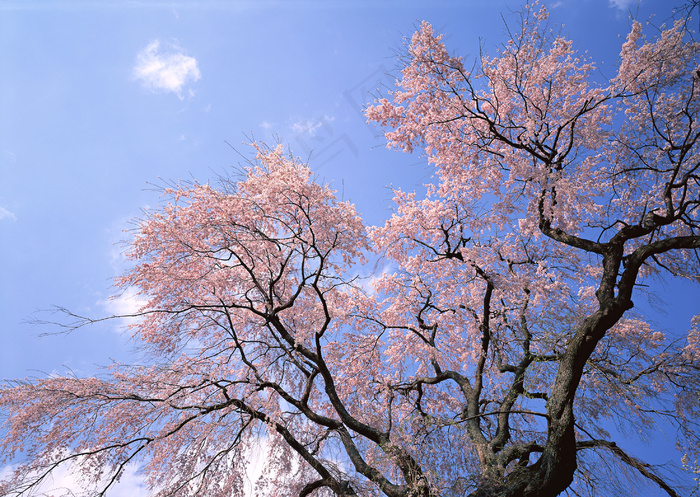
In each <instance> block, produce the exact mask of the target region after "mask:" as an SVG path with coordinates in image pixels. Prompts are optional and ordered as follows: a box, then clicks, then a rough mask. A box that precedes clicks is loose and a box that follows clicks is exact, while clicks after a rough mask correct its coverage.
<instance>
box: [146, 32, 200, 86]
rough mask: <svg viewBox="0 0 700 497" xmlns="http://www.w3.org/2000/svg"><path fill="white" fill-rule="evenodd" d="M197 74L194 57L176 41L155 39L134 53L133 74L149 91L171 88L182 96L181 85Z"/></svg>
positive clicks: (198, 76)
mask: <svg viewBox="0 0 700 497" xmlns="http://www.w3.org/2000/svg"><path fill="white" fill-rule="evenodd" d="M201 77H202V73H201V72H200V71H199V67H198V66H197V60H196V59H195V58H194V57H190V56H189V55H185V53H184V50H183V49H182V48H180V47H179V46H178V45H176V44H171V43H163V42H161V41H160V40H155V41H152V42H151V43H149V44H148V45H147V46H146V47H145V48H144V49H143V50H141V51H140V52H139V53H138V55H137V56H136V64H135V65H134V78H135V79H137V80H139V81H141V84H142V85H143V86H144V87H145V88H147V89H149V90H151V91H166V92H172V93H175V94H176V95H177V96H178V98H180V99H182V98H183V96H182V90H183V88H184V87H185V85H187V84H188V83H189V82H195V81H197V80H199V79H200V78H201ZM190 93H191V92H190Z"/></svg>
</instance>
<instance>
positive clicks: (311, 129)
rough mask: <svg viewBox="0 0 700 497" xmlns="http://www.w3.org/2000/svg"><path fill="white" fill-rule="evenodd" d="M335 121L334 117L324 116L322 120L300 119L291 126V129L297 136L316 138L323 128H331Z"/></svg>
mask: <svg viewBox="0 0 700 497" xmlns="http://www.w3.org/2000/svg"><path fill="white" fill-rule="evenodd" d="M334 120H335V118H334V117H333V116H323V117H322V118H320V119H299V120H298V121H296V122H294V123H292V124H291V126H290V128H291V129H292V131H294V132H295V133H296V134H297V135H309V136H312V137H313V136H316V132H317V131H318V130H319V128H321V126H329V125H330V123H332V122H333V121H334Z"/></svg>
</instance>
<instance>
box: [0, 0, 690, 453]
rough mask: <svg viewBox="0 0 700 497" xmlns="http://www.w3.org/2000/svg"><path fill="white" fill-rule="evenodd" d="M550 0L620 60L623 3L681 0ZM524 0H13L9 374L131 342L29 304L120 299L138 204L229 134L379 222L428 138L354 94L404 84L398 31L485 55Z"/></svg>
mask: <svg viewBox="0 0 700 497" xmlns="http://www.w3.org/2000/svg"><path fill="white" fill-rule="evenodd" d="M544 3H545V4H546V5H548V6H549V7H550V9H551V18H550V19H551V21H552V23H553V24H563V25H564V27H563V31H562V32H563V33H564V34H566V35H567V36H569V37H570V38H572V39H573V40H575V42H576V44H577V47H578V48H579V49H581V50H588V53H589V56H591V57H592V58H593V59H595V60H597V61H599V62H600V63H599V67H600V68H601V71H602V72H603V74H612V67H613V65H614V63H615V60H616V56H617V53H619V47H620V44H621V43H622V41H623V39H624V35H625V34H626V32H627V28H628V26H629V18H628V13H629V12H630V11H631V12H633V13H634V15H635V16H637V17H638V18H640V19H646V18H648V17H649V16H650V15H655V18H654V22H655V23H658V24H660V23H661V22H662V21H663V20H665V19H667V18H668V17H669V16H670V15H671V6H672V5H673V4H674V2H673V1H672V0H656V1H654V0H642V2H641V3H637V2H630V1H623V0H615V1H609V0H561V1H557V2H544ZM678 3H680V0H679V2H678ZM519 6H520V3H519V2H517V1H508V2H503V1H496V0H494V1H490V2H485V1H483V0H464V1H457V0H454V1H445V0H442V1H440V0H437V1H428V0H425V1H411V0H408V1H396V2H389V1H377V0H374V1H364V0H360V1H355V2H349V1H347V2H336V1H331V0H327V1H297V0H288V1H264V0H263V1H256V2H254V1H231V2H225V1H206V0H202V1H197V2H179V1H136V0H134V1H109V0H95V1H91V2H82V1H61V0H56V1H48V0H45V1H43V0H42V1H39V0H9V1H8V0H0V74H2V75H1V76H0V333H2V348H0V378H17V377H25V376H32V375H39V374H40V373H37V371H42V372H45V373H51V372H56V371H58V372H61V371H64V370H65V368H66V367H69V368H71V369H73V370H74V371H76V372H78V373H87V372H89V371H93V370H94V369H95V365H96V364H105V363H107V362H108V360H109V358H112V357H113V358H119V359H125V360H128V357H129V356H128V343H127V340H126V338H125V337H124V336H123V335H121V334H120V333H119V332H118V331H117V330H116V327H115V326H114V325H112V324H106V325H104V326H96V327H94V328H92V329H90V330H88V331H84V332H79V333H74V334H71V335H68V336H60V337H48V338H43V339H40V338H39V337H38V335H39V334H40V333H43V332H46V331H51V329H47V328H45V327H36V326H30V325H28V324H27V323H26V322H27V320H31V318H32V317H37V318H39V319H51V316H47V315H46V314H36V311H37V310H41V309H47V308H50V307H51V306H52V305H59V306H64V307H66V308H69V309H71V310H73V311H75V312H76V313H86V314H90V315H93V316H95V315H104V314H107V313H109V312H112V311H114V310H119V309H116V308H115V304H114V303H109V301H108V300H107V299H108V297H109V296H110V295H111V294H112V293H113V289H112V288H111V287H110V285H111V279H112V278H113V277H115V276H116V275H118V274H119V273H120V272H121V270H122V269H123V267H124V261H123V260H122V258H121V256H120V252H119V246H118V242H119V240H121V239H123V238H124V237H125V234H124V233H123V230H124V229H126V228H128V227H129V224H128V222H129V220H130V219H133V218H134V217H136V216H138V215H139V213H140V209H141V208H143V207H148V206H156V205H157V204H158V202H159V198H158V193H157V192H156V191H154V190H153V188H152V187H151V186H149V185H151V184H156V185H162V184H163V183H164V182H165V181H168V180H178V179H188V178H194V179H196V180H198V181H207V180H215V179H216V177H217V175H219V174H225V173H227V171H230V168H231V167H232V166H236V165H237V164H239V163H240V162H241V158H240V156H239V155H238V154H237V153H236V151H234V150H233V149H232V148H231V147H230V146H229V144H231V145H232V146H233V147H235V148H236V149H238V150H239V151H241V152H242V153H244V154H246V153H247V152H248V151H247V149H246V148H245V146H244V145H242V143H243V142H246V141H248V138H247V137H250V136H254V137H255V138H256V139H260V140H267V141H273V140H274V139H275V138H276V137H277V138H279V139H280V140H281V141H282V142H283V143H286V144H288V145H289V146H290V147H291V148H292V150H293V151H294V153H295V154H298V155H301V156H304V157H307V156H308V157H310V164H311V165H312V167H313V168H314V169H315V170H316V171H317V172H318V174H319V175H320V176H321V177H323V178H326V179H328V180H331V181H333V183H334V185H335V186H336V188H337V189H338V190H340V191H342V192H343V195H344V197H345V198H349V199H351V200H353V201H354V202H355V203H356V205H357V207H358V210H359V211H360V212H361V213H362V215H363V217H364V219H365V221H366V222H367V223H369V224H378V223H381V222H382V220H383V219H384V218H385V217H386V216H387V215H388V213H389V208H390V203H389V200H390V198H391V194H390V192H389V190H388V189H387V186H389V185H401V186H404V187H408V188H412V187H413V186H415V185H417V184H420V183H421V181H422V180H424V179H426V178H427V177H428V176H429V174H430V173H429V170H428V168H427V167H426V165H425V163H424V161H423V160H422V158H421V157H420V156H419V155H413V156H408V155H405V154H400V153H396V152H391V151H387V150H386V149H385V148H384V147H383V140H382V138H381V131H380V130H379V129H377V128H374V127H371V126H368V125H367V124H366V123H365V120H364V118H363V117H362V114H361V110H362V106H363V104H365V103H367V102H370V101H371V100H372V98H373V95H375V96H376V95H377V94H379V93H380V92H381V88H382V87H384V88H386V87H387V86H390V85H391V84H392V82H393V76H391V75H392V74H396V69H397V60H396V54H397V51H398V50H400V47H401V43H402V39H403V37H404V36H410V35H411V33H412V31H413V28H414V27H415V26H416V25H417V24H418V23H419V22H420V21H421V20H427V21H429V22H431V23H432V24H433V26H434V27H435V28H436V29H437V30H438V31H440V32H443V33H445V34H446V38H445V39H446V43H447V45H448V47H449V49H450V50H451V51H454V52H456V53H459V54H461V55H466V56H470V55H472V56H473V55H475V54H478V51H479V44H480V43H482V45H483V47H484V48H485V49H486V50H487V51H491V52H493V51H494V47H495V46H496V45H497V44H498V43H499V42H502V41H504V37H505V29H504V26H503V22H502V19H501V14H505V15H507V14H508V12H509V11H512V10H517V9H518V8H519ZM607 68H610V69H609V70H607ZM378 88H379V90H377V89H378ZM668 295H673V299H676V304H677V305H676V307H674V308H673V310H672V311H670V313H669V314H668V315H670V316H673V319H670V321H668V322H669V324H668V326H669V328H670V329H672V330H676V331H677V330H679V329H682V328H683V327H684V326H686V325H687V323H688V320H689V317H690V315H692V314H693V313H694V312H693V311H695V309H697V302H698V297H700V294H699V293H698V290H697V288H692V287H679V286H674V285H670V286H668V287H667V289H666V290H664V291H662V292H661V297H662V298H665V297H666V296H668ZM669 298H670V297H669ZM696 312H697V311H696ZM662 438H663V437H662ZM659 440H661V438H660V439H659ZM659 443H660V444H661V445H662V446H664V447H666V445H665V444H670V442H667V441H663V440H661V441H660V442H659ZM663 457H665V458H666V459H672V458H679V457H680V456H679V455H678V454H675V453H671V452H669V451H664V456H663ZM657 462H663V461H661V460H659V461H657Z"/></svg>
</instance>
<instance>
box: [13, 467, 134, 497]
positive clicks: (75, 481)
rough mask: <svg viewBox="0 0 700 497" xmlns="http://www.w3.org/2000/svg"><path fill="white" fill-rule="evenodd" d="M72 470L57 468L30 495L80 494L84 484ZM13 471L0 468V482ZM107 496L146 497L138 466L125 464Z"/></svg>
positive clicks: (76, 472)
mask: <svg viewBox="0 0 700 497" xmlns="http://www.w3.org/2000/svg"><path fill="white" fill-rule="evenodd" d="M73 469H75V470H76V471H71V470H70V468H68V467H64V466H61V467H59V469H58V470H56V471H54V472H53V473H51V475H52V477H51V478H47V479H45V480H43V481H42V483H41V484H40V485H39V486H38V487H37V488H36V489H35V491H34V492H32V493H31V494H30V495H53V493H54V492H58V493H59V494H61V495H66V494H68V495H77V494H82V492H81V490H84V489H85V488H84V487H85V482H84V481H83V480H82V478H81V477H80V474H79V473H78V471H77V468H73ZM14 470H15V467H13V466H9V465H8V466H2V467H0V480H3V479H5V478H8V477H10V476H11V475H12V473H13V471H14ZM73 492H75V494H74V493H73ZM109 494H110V495H113V496H114V497H146V495H148V494H147V482H146V479H145V478H144V477H143V476H142V475H141V474H139V473H138V466H137V465H135V464H127V465H126V468H125V469H124V473H123V474H122V477H121V479H120V481H119V482H118V483H116V484H115V485H114V486H113V487H112V490H111V492H110V493H109Z"/></svg>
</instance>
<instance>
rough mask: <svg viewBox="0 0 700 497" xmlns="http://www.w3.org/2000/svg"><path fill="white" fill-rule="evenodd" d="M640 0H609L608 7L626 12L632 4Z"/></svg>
mask: <svg viewBox="0 0 700 497" xmlns="http://www.w3.org/2000/svg"><path fill="white" fill-rule="evenodd" d="M639 1H640V0H610V6H611V7H613V8H616V9H619V10H621V11H623V12H626V11H628V10H629V9H630V7H632V5H633V4H636V3H639Z"/></svg>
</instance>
